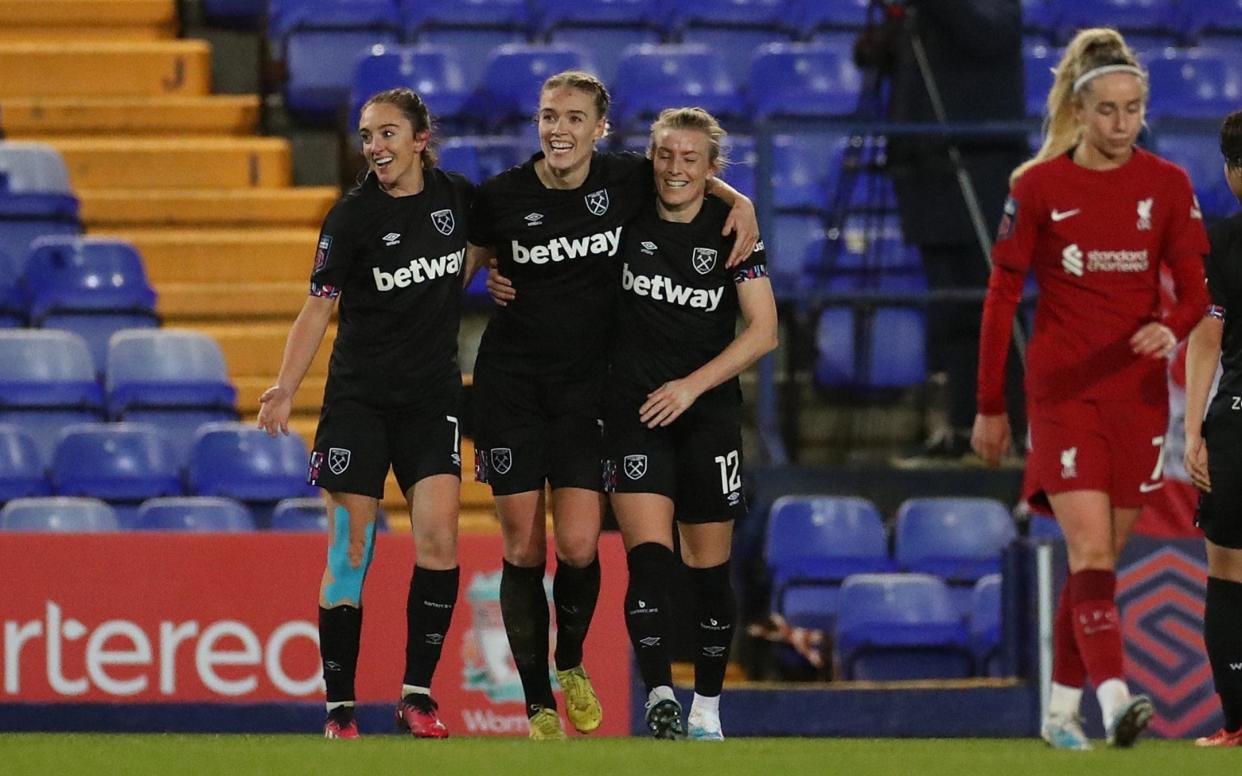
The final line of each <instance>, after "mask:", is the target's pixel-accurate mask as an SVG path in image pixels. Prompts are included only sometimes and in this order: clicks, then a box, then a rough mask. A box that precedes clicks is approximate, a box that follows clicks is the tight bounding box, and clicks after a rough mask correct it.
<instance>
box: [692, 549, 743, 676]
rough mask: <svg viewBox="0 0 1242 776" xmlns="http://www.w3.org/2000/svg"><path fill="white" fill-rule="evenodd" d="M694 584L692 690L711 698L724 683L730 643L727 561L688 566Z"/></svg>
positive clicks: (732, 603)
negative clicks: (695, 628) (695, 625)
mask: <svg viewBox="0 0 1242 776" xmlns="http://www.w3.org/2000/svg"><path fill="white" fill-rule="evenodd" d="M690 579H691V584H692V585H693V586H694V610H695V621H696V622H697V623H698V644H697V646H698V652H697V653H696V654H695V657H694V691H695V692H696V693H698V694H699V695H703V696H707V697H714V696H717V695H719V694H720V689H721V687H723V686H724V676H725V668H727V667H728V665H729V648H730V647H731V646H732V644H733V622H734V620H735V619H736V617H737V615H736V612H737V602H736V600H735V599H734V597H733V581H732V580H731V579H730V578H729V564H728V562H725V563H722V564H720V565H719V566H712V567H711V568H705V569H695V568H692V569H690Z"/></svg>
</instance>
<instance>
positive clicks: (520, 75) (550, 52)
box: [482, 43, 591, 126]
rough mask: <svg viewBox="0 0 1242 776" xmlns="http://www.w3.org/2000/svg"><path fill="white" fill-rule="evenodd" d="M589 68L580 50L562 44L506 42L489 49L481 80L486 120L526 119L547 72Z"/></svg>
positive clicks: (529, 118) (503, 122) (531, 116)
mask: <svg viewBox="0 0 1242 776" xmlns="http://www.w3.org/2000/svg"><path fill="white" fill-rule="evenodd" d="M590 69H591V65H590V64H589V61H588V59H587V57H586V56H585V55H584V54H583V53H582V50H581V49H578V48H576V47H574V46H568V45H565V44H534V43H507V44H505V45H503V46H500V47H498V48H496V49H493V50H492V53H491V55H489V56H488V58H487V69H486V71H485V72H486V74H485V75H484V77H483V83H482V92H483V97H484V100H485V104H486V113H487V114H488V119H489V121H491V122H492V123H493V124H494V125H495V126H506V125H511V124H515V123H516V124H521V123H530V122H531V121H532V120H533V119H534V116H535V113H536V112H538V110H539V93H540V86H542V85H543V82H544V81H545V80H547V78H548V76H551V75H554V74H556V73H559V72H562V71H565V70H590Z"/></svg>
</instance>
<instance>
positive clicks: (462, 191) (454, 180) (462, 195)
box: [445, 172, 479, 245]
mask: <svg viewBox="0 0 1242 776" xmlns="http://www.w3.org/2000/svg"><path fill="white" fill-rule="evenodd" d="M445 175H446V176H448V179H449V182H450V183H451V184H452V186H453V191H454V192H455V193H456V195H457V198H458V200H459V201H460V202H461V207H462V212H464V213H466V214H467V216H469V215H471V210H472V209H473V208H474V201H475V199H476V197H477V196H478V190H479V187H478V186H475V185H474V184H473V183H471V182H470V181H469V179H467V178H466V176H464V175H462V174H461V173H458V172H446V173H445ZM468 220H469V221H473V219H468ZM466 227H467V228H466V235H467V239H469V237H470V236H471V231H470V228H469V227H470V224H469V223H467V225H466ZM475 245H478V243H475Z"/></svg>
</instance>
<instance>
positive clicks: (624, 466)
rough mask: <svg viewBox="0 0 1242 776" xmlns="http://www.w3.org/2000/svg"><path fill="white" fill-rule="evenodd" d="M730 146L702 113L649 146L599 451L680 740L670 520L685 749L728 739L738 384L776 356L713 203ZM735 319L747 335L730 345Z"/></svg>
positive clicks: (633, 630)
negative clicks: (680, 563) (681, 616)
mask: <svg viewBox="0 0 1242 776" xmlns="http://www.w3.org/2000/svg"><path fill="white" fill-rule="evenodd" d="M724 135H725V132H724V130H723V129H721V128H720V125H719V124H718V123H717V122H716V120H715V119H714V118H713V117H712V116H711V114H709V113H707V112H705V111H703V110H701V109H699V108H676V109H669V110H666V111H664V112H663V113H661V114H660V117H659V118H658V119H657V120H656V122H655V123H654V124H653V125H652V127H651V146H650V155H651V159H652V161H653V163H654V167H655V169H654V172H655V188H656V199H655V201H654V203H651V204H650V205H648V207H647V208H645V209H644V210H643V212H642V213H641V214H640V215H639V216H638V217H637V218H636V219H634V221H632V222H631V223H630V224H629V226H628V227H627V228H626V235H625V240H623V241H622V247H621V267H620V276H621V302H620V308H619V310H618V316H617V321H618V325H617V329H616V336H615V345H614V348H613V352H612V365H611V371H610V379H609V381H608V387H607V389H606V391H605V400H604V407H605V410H604V429H605V435H604V450H605V456H606V459H607V462H608V463H607V469H606V471H607V474H608V477H607V489H608V490H609V491H611V499H612V506H613V509H614V510H615V512H616V514H617V521H618V523H619V524H620V526H621V533H622V536H623V537H624V539H625V547H626V551H627V558H628V564H629V570H630V582H629V588H628V590H627V591H626V596H625V619H626V626H627V628H628V629H629V632H630V640H631V642H632V643H633V647H634V653H635V655H636V656H637V658H638V666H639V669H640V671H641V673H642V677H643V681H644V683H645V684H646V686H647V690H648V696H647V726H648V728H649V729H650V730H651V733H652V735H654V736H655V737H656V738H682V737H685V735H686V727H684V726H683V724H682V720H681V706H680V705H679V704H678V703H677V701H676V699H675V698H674V697H673V691H672V674H671V668H670V664H669V653H668V646H667V645H668V640H669V637H670V633H671V629H670V624H669V614H668V612H669V584H670V580H671V579H672V577H673V574H674V572H675V569H674V563H675V560H674V558H673V523H674V518H676V522H677V527H678V532H679V534H680V537H681V556H682V559H683V560H684V561H685V563H686V566H687V567H688V568H689V572H690V579H691V584H692V588H693V600H694V607H695V608H694V611H693V616H694V621H695V622H696V623H697V626H698V644H697V647H698V648H697V650H696V657H695V666H694V668H695V670H694V684H695V687H694V690H695V692H694V702H693V704H692V706H691V709H690V714H689V718H688V720H687V722H688V728H689V736H690V738H693V739H699V740H720V739H722V738H723V737H724V736H723V734H722V732H721V727H720V711H719V698H720V690H721V686H722V684H723V682H724V674H725V667H726V665H727V664H728V660H729V645H730V644H731V642H732V637H733V621H734V616H735V614H734V612H735V609H736V605H735V602H734V599H733V587H732V583H731V581H730V578H729V554H730V546H731V544H732V537H733V521H734V520H735V519H737V518H738V517H741V516H743V515H744V514H745V512H746V503H745V498H744V497H743V495H742V476H741V471H742V458H741V455H742V435H741V403H742V401H741V399H742V394H741V388H740V386H739V384H738V379H737V375H738V374H739V373H740V372H741V371H742V370H743V369H745V368H746V367H748V366H750V365H751V364H752V363H754V362H755V360H756V359H758V358H759V357H760V356H762V355H763V354H765V353H767V352H768V351H770V350H772V349H773V348H775V347H776V343H777V321H776V302H775V300H774V299H773V296H772V285H771V283H770V282H769V281H768V279H767V263H766V258H765V254H764V250H763V245H762V243H759V244H758V245H756V246H755V248H754V250H753V252H752V253H751V254H750V255H749V256H748V257H747V258H746V259H745V261H743V262H742V263H741V264H740V265H738V266H736V267H732V268H729V267H727V266H726V261H725V259H726V257H727V256H728V255H729V254H730V253H731V250H732V248H733V242H734V241H733V238H732V237H725V236H722V235H721V226H722V224H724V222H725V219H726V218H727V216H728V207H727V206H725V205H724V203H722V202H721V201H720V200H719V199H717V198H716V197H713V196H705V194H706V184H707V181H709V180H710V179H711V178H712V176H714V175H715V174H717V173H718V172H719V171H720V169H721V167H722V166H723V164H724V163H725V160H724V158H723V156H722V153H721V140H722V138H723V137H724ZM739 311H740V312H741V315H742V318H743V320H744V321H745V324H746V325H745V328H744V329H743V330H742V331H741V332H740V333H737V335H736V336H735V335H734V332H735V327H736V323H737V316H738V313H739Z"/></svg>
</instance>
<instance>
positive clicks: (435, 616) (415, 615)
mask: <svg viewBox="0 0 1242 776" xmlns="http://www.w3.org/2000/svg"><path fill="white" fill-rule="evenodd" d="M459 576H460V569H458V568H451V569H447V570H442V571H434V570H432V569H425V568H422V567H421V566H418V565H415V566H414V573H413V574H412V575H411V576H410V594H409V596H408V597H407V598H406V601H405V627H406V634H405V680H404V682H405V684H409V685H413V686H415V687H426V688H428V689H430V688H431V677H432V675H433V674H435V671H436V664H437V663H439V662H440V651H441V650H442V649H443V648H444V637H445V636H446V635H447V634H448V629H449V623H451V622H452V621H453V606H454V605H455V604H456V603H457V580H458V577H459Z"/></svg>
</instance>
